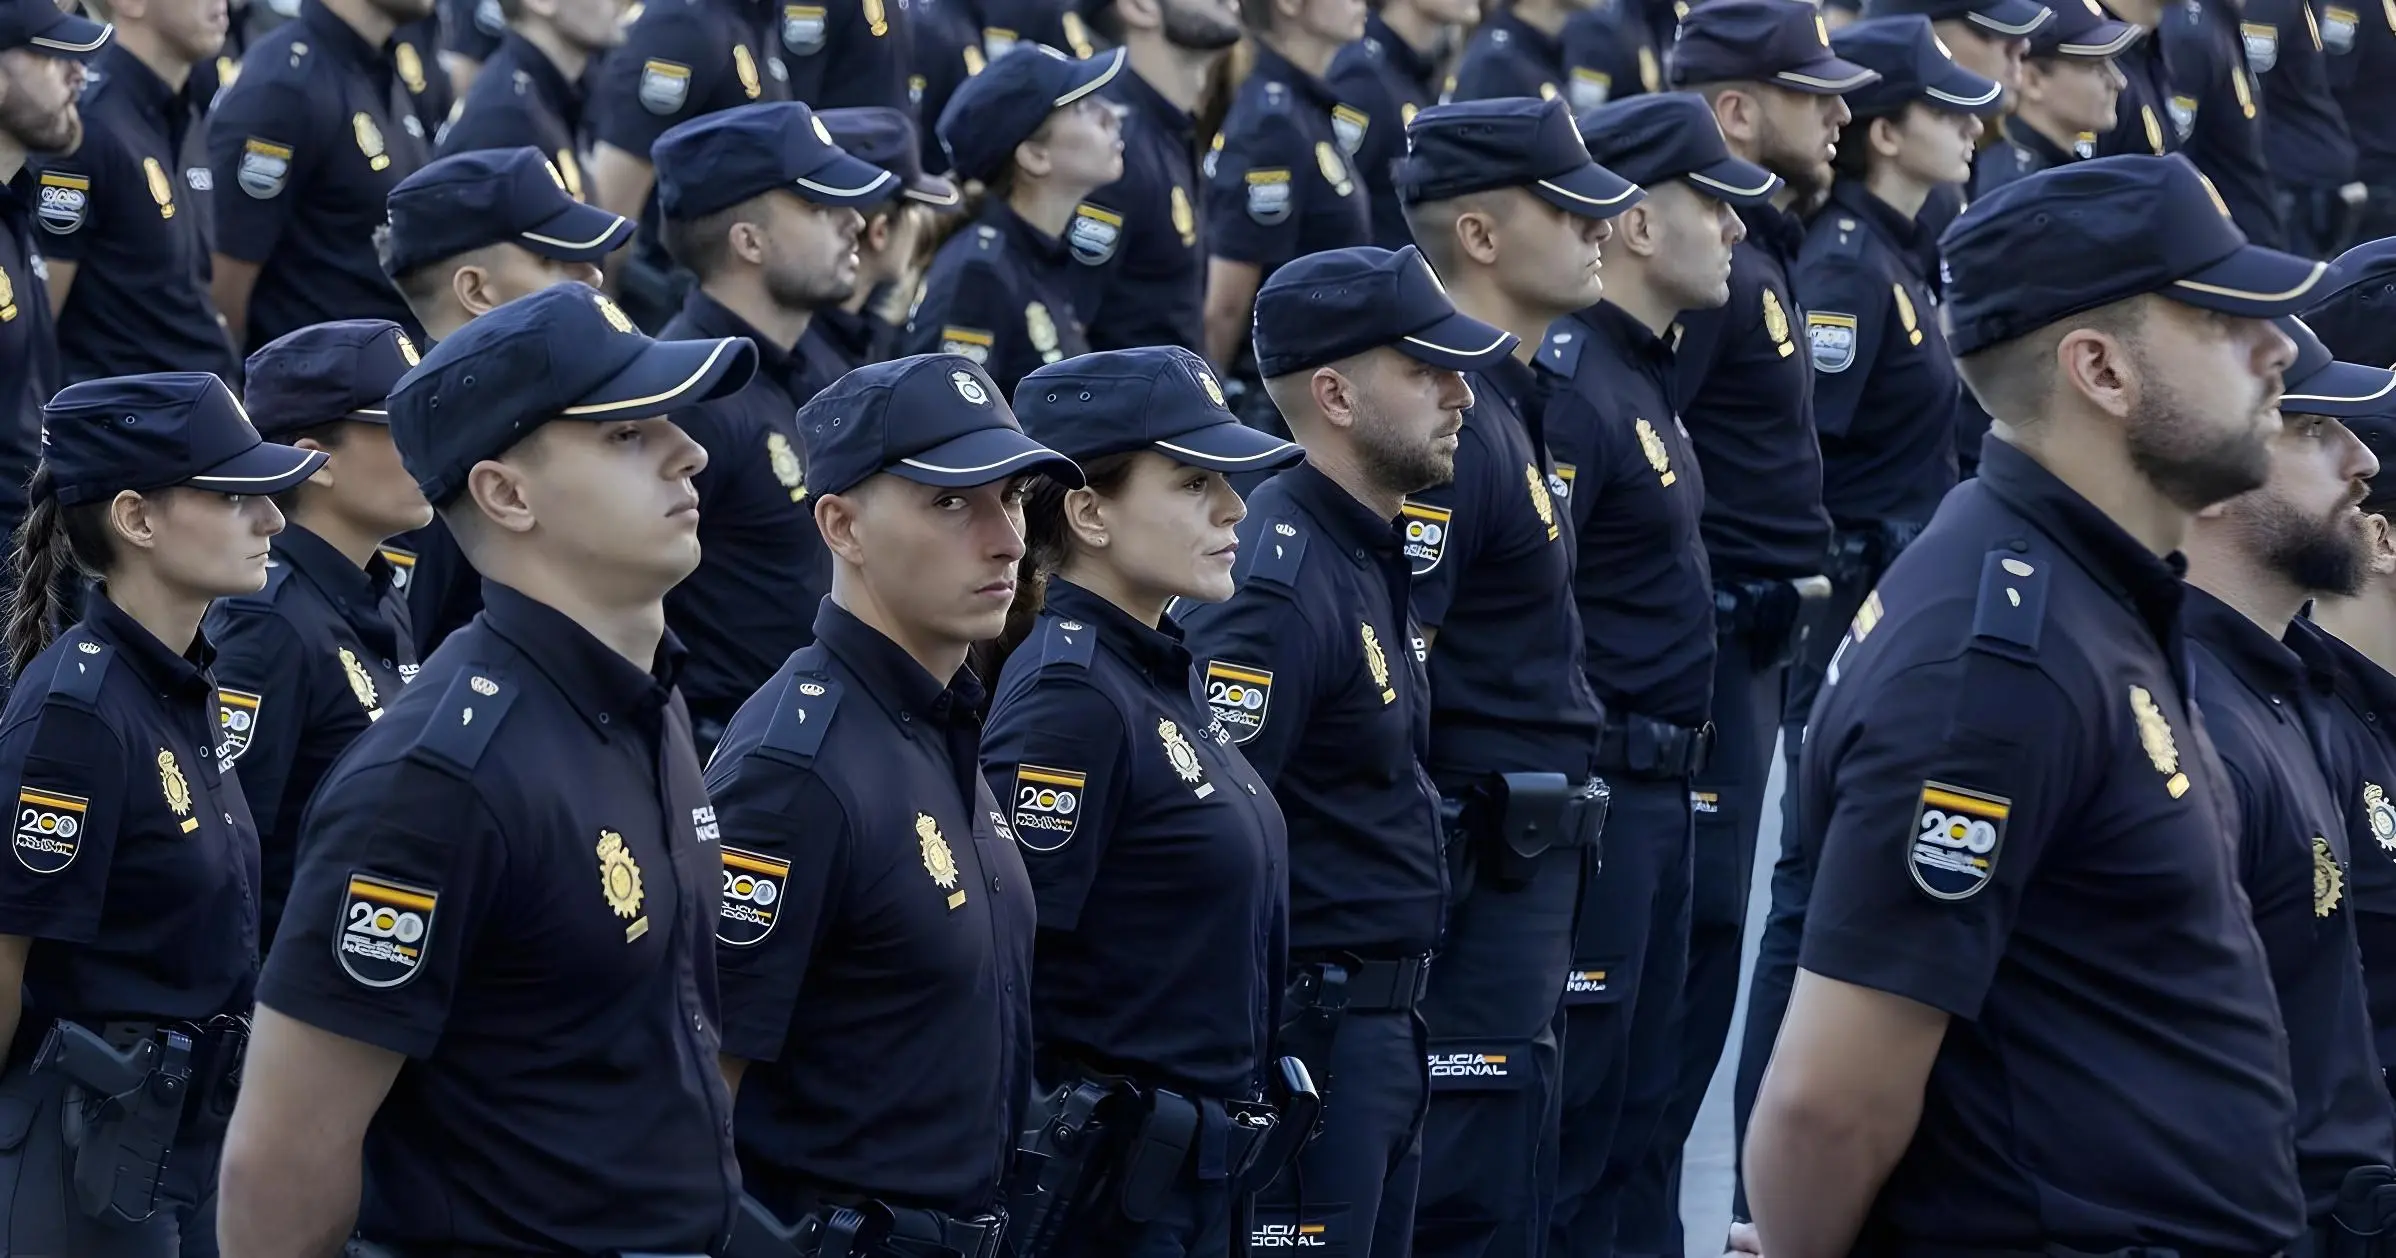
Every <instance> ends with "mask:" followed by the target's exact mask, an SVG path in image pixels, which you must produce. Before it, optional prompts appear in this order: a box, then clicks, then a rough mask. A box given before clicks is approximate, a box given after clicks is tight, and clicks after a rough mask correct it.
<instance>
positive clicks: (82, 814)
mask: <svg viewBox="0 0 2396 1258" xmlns="http://www.w3.org/2000/svg"><path fill="white" fill-rule="evenodd" d="M127 777H128V774H127V764H126V758H125V749H124V744H123V742H122V741H121V740H119V739H118V737H117V736H116V733H115V732H114V731H113V730H111V729H110V728H109V727H108V725H107V723H106V722H104V721H102V720H101V719H100V717H99V716H98V715H96V714H94V713H92V712H89V711H87V710H85V709H82V708H78V707H70V706H67V705H65V704H60V703H48V704H44V705H43V706H42V709H41V711H40V712H39V713H38V714H37V715H35V716H34V717H32V718H31V719H28V720H25V721H21V722H19V723H18V724H16V725H15V726H13V727H11V728H10V729H9V730H8V732H7V733H6V734H5V735H0V780H6V779H9V778H13V779H14V780H15V786H16V788H17V796H16V810H15V825H14V827H13V828H12V830H11V839H10V843H9V854H10V857H11V859H9V860H7V861H0V935H22V936H26V937H29V938H34V939H55V940H60V941H62V942H65V943H88V942H90V941H91V940H92V938H93V937H94V936H95V935H96V934H97V933H98V931H99V928H100V909H101V906H102V904H103V902H104V901H105V900H106V898H107V895H108V873H109V867H110V866H111V865H112V864H114V863H115V859H116V842H117V833H118V830H119V829H120V827H121V823H122V817H123V811H124V806H125V798H126V792H127V789H128V784H127Z"/></svg>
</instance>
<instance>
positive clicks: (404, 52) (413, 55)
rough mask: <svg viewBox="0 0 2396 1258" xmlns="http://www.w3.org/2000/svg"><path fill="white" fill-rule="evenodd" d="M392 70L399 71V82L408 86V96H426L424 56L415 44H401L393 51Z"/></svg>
mask: <svg viewBox="0 0 2396 1258" xmlns="http://www.w3.org/2000/svg"><path fill="white" fill-rule="evenodd" d="M391 68H392V69H394V70H397V71H399V81H400V82H401V83H404V84H406V85H407V88H408V95H410V96H422V95H424V87H425V84H424V56H423V54H421V53H419V52H417V51H416V45H414V44H405V43H403V44H400V45H398V46H397V47H395V48H393V49H392V50H391Z"/></svg>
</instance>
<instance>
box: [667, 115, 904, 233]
mask: <svg viewBox="0 0 2396 1258" xmlns="http://www.w3.org/2000/svg"><path fill="white" fill-rule="evenodd" d="M649 158H650V160H651V161H652V162H654V163H655V164H656V166H657V212H658V213H659V214H662V215H664V216H665V217H667V218H670V219H690V218H698V217H699V216H701V215H704V214H713V213H715V212H716V211H717V210H721V209H725V208H727V207H730V206H735V205H738V204H740V203H741V202H743V201H746V200H748V199H749V198H751V197H755V196H763V195H764V194H766V193H768V192H773V191H776V190H780V191H783V192H789V193H793V194H795V195H797V196H798V197H799V198H801V199H802V200H807V201H812V202H814V203H816V204H817V205H847V206H858V205H879V204H881V203H882V202H884V201H887V200H889V199H890V198H891V197H892V196H894V195H896V193H897V185H898V177H897V176H896V175H893V174H891V173H890V172H889V171H887V170H884V169H882V168H881V167H879V166H875V165H873V164H871V163H868V162H863V161H859V160H858V159H857V158H856V157H854V156H852V155H851V154H849V153H848V152H847V151H846V150H844V149H842V148H841V147H840V146H839V145H838V144H835V143H833V141H832V129H831V128H830V127H829V126H827V125H825V123H824V120H823V119H821V118H818V117H816V114H815V111H814V110H812V109H810V108H808V107H807V106H805V105H803V104H800V103H799V102H798V101H795V100H784V101H764V102H761V103H759V104H755V105H742V106H740V107H739V108H737V109H725V110H719V111H717V112H715V113H712V114H701V115H700V116H699V117H696V118H693V119H691V120H690V121H689V122H685V123H682V124H680V125H678V126H676V127H674V128H672V129H671V130H668V131H667V132H666V133H665V134H664V135H661V136H659V137H657V143H656V144H655V145H654V146H652V147H651V148H650V150H649Z"/></svg>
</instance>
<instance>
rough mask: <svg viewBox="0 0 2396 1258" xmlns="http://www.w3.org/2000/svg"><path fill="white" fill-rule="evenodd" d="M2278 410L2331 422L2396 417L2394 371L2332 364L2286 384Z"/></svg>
mask: <svg viewBox="0 0 2396 1258" xmlns="http://www.w3.org/2000/svg"><path fill="white" fill-rule="evenodd" d="M2280 410H2282V411H2284V412H2287V413H2289V414H2294V415H2327V416H2329V417H2330V418H2332V419H2356V418H2361V417H2363V416H2369V415H2388V414H2396V371H2388V370H2386V369H2385V368H2380V367H2365V366H2363V365H2361V364H2360V363H2341V362H2332V363H2330V364H2329V365H2328V366H2326V367H2323V368H2322V369H2321V370H2319V371H2316V372H2314V373H2313V374H2312V375H2309V376H2306V377H2305V378H2304V379H2302V380H2291V381H2289V382H2288V387H2287V392H2285V393H2282V394H2281V395H2280Z"/></svg>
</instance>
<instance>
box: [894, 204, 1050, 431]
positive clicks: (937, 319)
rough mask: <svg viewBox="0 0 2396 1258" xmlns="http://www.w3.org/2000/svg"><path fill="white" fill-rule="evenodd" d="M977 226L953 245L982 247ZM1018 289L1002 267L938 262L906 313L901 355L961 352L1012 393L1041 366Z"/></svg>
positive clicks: (969, 229)
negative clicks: (1019, 304)
mask: <svg viewBox="0 0 2396 1258" xmlns="http://www.w3.org/2000/svg"><path fill="white" fill-rule="evenodd" d="M974 230H975V229H974V228H972V227H967V228H966V229H965V230H964V231H961V232H959V233H957V235H955V236H954V237H951V238H950V240H949V243H948V245H947V246H946V247H947V248H950V249H960V250H962V249H979V248H980V247H981V246H980V244H979V243H978V242H977V241H976V240H975V239H974ZM1014 291H1015V290H1014V287H1013V286H1012V285H1010V284H1008V283H1007V282H1006V281H1005V279H1004V278H1003V277H1002V276H1001V275H1000V274H999V272H998V268H997V267H994V266H987V265H984V264H983V263H981V262H979V261H974V260H970V259H965V260H960V261H959V262H958V264H957V265H956V266H953V267H939V266H937V265H935V267H934V268H933V271H932V276H931V279H930V281H929V283H927V284H926V285H925V287H924V293H923V300H922V301H921V302H919V303H917V305H916V307H915V312H914V313H913V314H911V315H909V316H908V317H907V330H906V333H905V334H904V336H903V338H902V339H903V340H904V341H905V344H904V345H903V346H902V347H901V349H900V354H901V355H907V354H962V355H964V356H965V357H967V358H970V359H973V360H974V361H975V362H978V363H980V364H982V368H983V370H985V371H988V372H989V373H990V379H991V380H993V381H994V382H996V383H997V385H998V387H999V390H1000V391H1001V392H1003V393H1006V394H1008V395H1009V396H1012V395H1013V394H1014V392H1015V386H1016V384H1018V383H1020V382H1021V381H1022V379H1023V378H1024V377H1025V376H1027V375H1030V374H1031V373H1032V369H1033V368H1035V367H1038V366H1039V365H1040V356H1039V355H1038V354H1035V353H1032V352H1031V345H1030V339H1029V338H1028V337H1027V336H1025V335H1024V333H1023V311H1022V310H1021V309H1019V308H1017V307H1015V306H1014V304H1013V296H1014Z"/></svg>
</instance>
